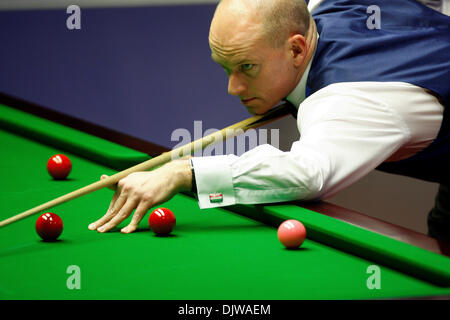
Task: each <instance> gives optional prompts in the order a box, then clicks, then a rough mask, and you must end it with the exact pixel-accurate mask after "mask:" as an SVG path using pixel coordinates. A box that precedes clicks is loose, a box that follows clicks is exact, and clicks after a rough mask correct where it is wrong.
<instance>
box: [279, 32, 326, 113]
mask: <svg viewBox="0 0 450 320" xmlns="http://www.w3.org/2000/svg"><path fill="white" fill-rule="evenodd" d="M318 40H319V34H317V41H318ZM316 50H317V44H316V47H315V49H314V53H313V55H312V58H311V60H310V61H309V63H308V66H307V67H306V70H305V72H304V73H303V75H302V78H301V79H300V82H299V83H298V84H297V86H296V87H295V89H294V90H292V91H291V93H289V95H288V96H287V97H286V100H287V101H289V102H290V103H292V104H293V105H294V106H295V107H296V108H297V109H298V107H299V106H300V104H301V103H302V102H303V100H305V97H306V82H307V81H308V75H309V69H311V65H312V62H313V60H314V56H315V54H316Z"/></svg>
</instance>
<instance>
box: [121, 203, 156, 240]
mask: <svg viewBox="0 0 450 320" xmlns="http://www.w3.org/2000/svg"><path fill="white" fill-rule="evenodd" d="M150 207H151V205H150V203H148V202H144V201H141V202H140V203H139V205H138V207H137V208H136V211H135V212H134V215H133V218H132V219H131V222H130V224H129V225H128V226H126V227H125V228H123V229H122V230H120V232H122V233H131V232H134V231H136V229H137V228H138V226H139V223H140V222H141V220H142V218H144V216H145V215H146V214H147V211H148V209H150Z"/></svg>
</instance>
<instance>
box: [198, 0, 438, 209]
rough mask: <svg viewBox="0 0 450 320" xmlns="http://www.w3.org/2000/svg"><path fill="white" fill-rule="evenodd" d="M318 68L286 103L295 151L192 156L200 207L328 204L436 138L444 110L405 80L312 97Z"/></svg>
mask: <svg viewBox="0 0 450 320" xmlns="http://www.w3.org/2000/svg"><path fill="white" fill-rule="evenodd" d="M310 5H311V2H310ZM311 63H312V61H311V62H310V63H309V65H308V68H307V69H306V71H305V73H304V74H303V77H302V79H301V81H300V82H299V83H298V85H297V87H296V88H295V89H294V90H293V91H292V92H291V93H290V94H289V95H288V97H287V100H289V101H290V102H291V103H293V104H294V105H295V106H297V107H298V114H297V126H298V130H299V132H300V139H299V141H296V142H294V143H293V145H292V147H291V150H290V151H289V152H283V151H281V150H279V149H277V148H275V147H273V146H271V145H268V144H265V145H260V146H257V147H256V148H254V149H252V150H250V151H248V152H246V153H244V154H242V155H241V156H239V157H238V156H235V155H223V156H210V157H194V158H192V163H193V167H194V172H195V178H196V184H197V192H198V200H199V205H200V208H202V209H204V208H212V207H220V206H228V205H233V204H257V203H274V202H282V201H290V200H312V199H324V198H328V197H330V196H333V195H334V194H335V193H337V192H339V191H340V190H342V189H344V188H345V187H347V186H349V185H350V184H352V183H353V182H355V181H357V180H358V179H360V178H362V177H363V176H365V175H366V174H368V173H369V172H370V171H372V170H373V169H375V168H376V167H377V166H378V165H380V164H381V163H382V162H384V161H395V160H400V159H404V158H408V157H410V156H412V155H414V154H416V153H417V152H419V151H420V150H422V149H424V148H425V147H427V146H428V145H429V144H430V143H431V142H432V141H433V140H434V139H435V138H436V136H437V134H438V132H439V129H440V126H441V122H442V117H443V110H444V107H443V106H442V105H441V104H440V103H439V101H438V99H437V98H436V97H435V96H433V95H432V94H430V93H428V92H427V90H425V89H423V88H421V87H417V86H415V85H412V84H408V83H403V82H346V83H335V84H332V85H329V86H327V87H325V88H322V89H321V90H319V91H317V92H315V93H313V94H312V95H310V96H309V97H308V98H307V99H305V86H306V81H307V78H308V74H309V69H310V66H311ZM211 194H221V199H220V201H211V200H210V195H211Z"/></svg>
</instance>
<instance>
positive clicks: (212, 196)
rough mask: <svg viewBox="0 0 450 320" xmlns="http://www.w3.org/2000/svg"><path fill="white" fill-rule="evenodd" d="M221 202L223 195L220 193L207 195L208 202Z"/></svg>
mask: <svg viewBox="0 0 450 320" xmlns="http://www.w3.org/2000/svg"><path fill="white" fill-rule="evenodd" d="M222 201H223V194H221V193H210V194H209V202H211V203H217V202H222Z"/></svg>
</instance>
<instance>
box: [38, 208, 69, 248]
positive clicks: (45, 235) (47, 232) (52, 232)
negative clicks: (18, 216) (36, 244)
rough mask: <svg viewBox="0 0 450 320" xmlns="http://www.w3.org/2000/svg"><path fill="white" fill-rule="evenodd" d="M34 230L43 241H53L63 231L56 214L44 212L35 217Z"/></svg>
mask: <svg viewBox="0 0 450 320" xmlns="http://www.w3.org/2000/svg"><path fill="white" fill-rule="evenodd" d="M36 231H37V233H38V235H39V236H40V237H41V238H42V239H43V240H44V241H54V240H56V239H57V238H58V237H59V235H60V234H61V232H62V231H63V222H62V220H61V218H60V217H59V216H58V215H57V214H54V213H52V212H46V213H44V214H42V215H41V216H40V217H39V218H38V219H37V221H36Z"/></svg>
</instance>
